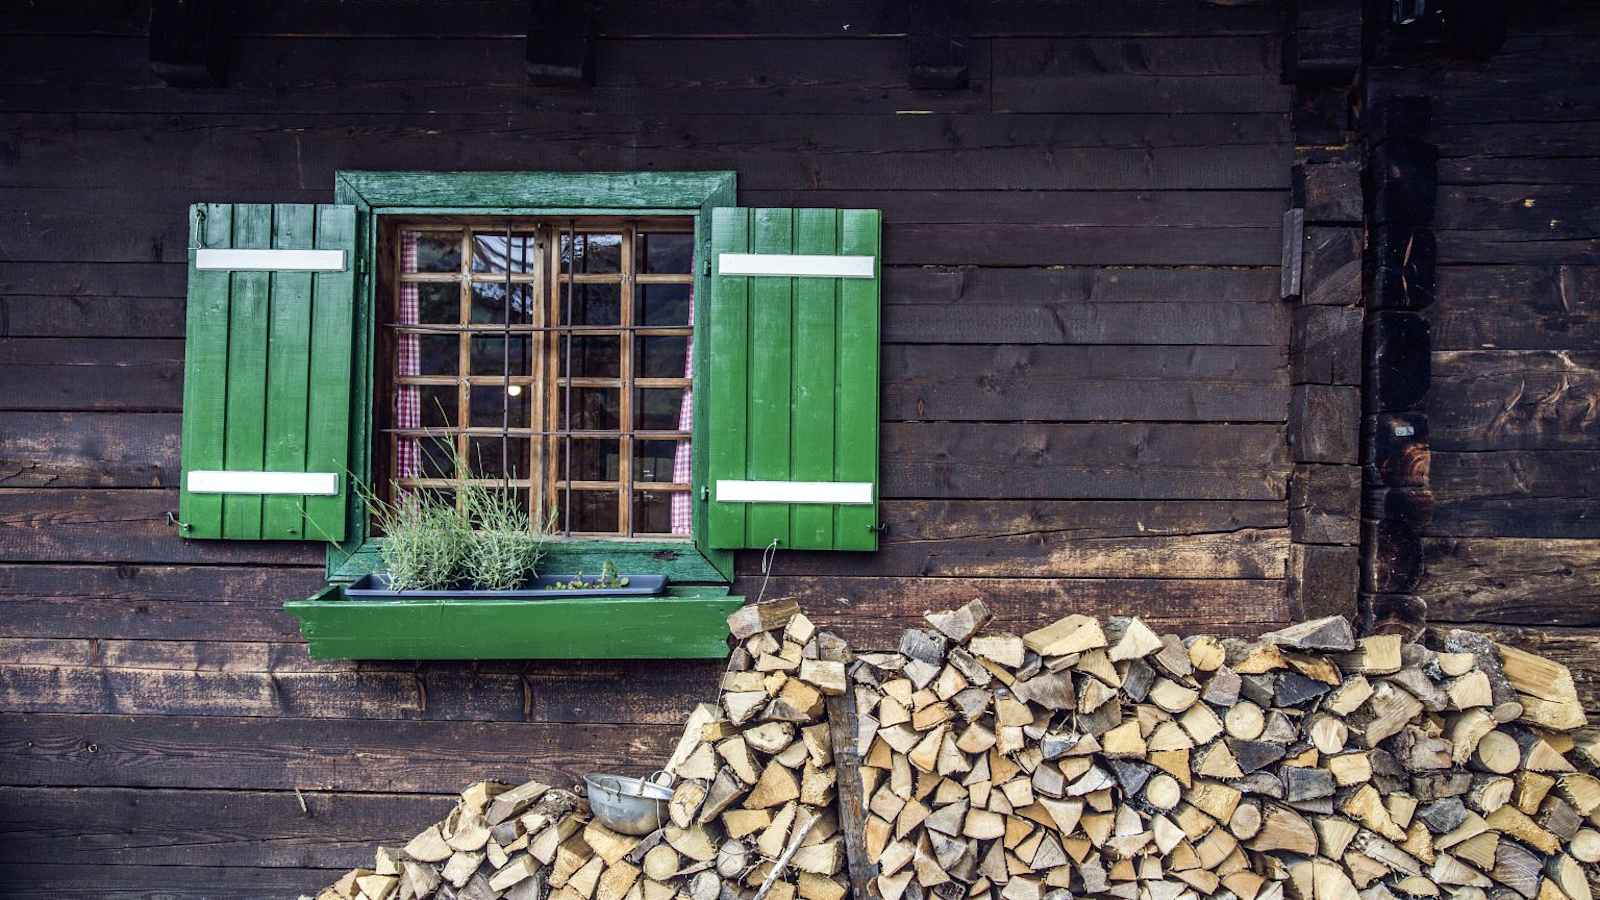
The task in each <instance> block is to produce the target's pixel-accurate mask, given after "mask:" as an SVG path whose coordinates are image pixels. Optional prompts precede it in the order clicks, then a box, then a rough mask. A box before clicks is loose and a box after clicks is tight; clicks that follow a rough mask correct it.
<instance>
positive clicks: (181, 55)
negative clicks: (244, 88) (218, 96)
mask: <svg viewBox="0 0 1600 900" xmlns="http://www.w3.org/2000/svg"><path fill="white" fill-rule="evenodd" d="M226 13H227V10H226V9H225V8H224V4H223V3H221V2H220V0H154V2H152V3H151V4H150V67H151V68H152V69H153V70H155V73H156V76H157V77H158V78H160V79H161V80H162V81H165V82H166V83H167V84H170V85H172V86H174V87H221V86H222V85H223V84H226V83H227V80H228V53H229V49H230V47H229V45H230V40H229V37H230V36H229V34H228V29H227V22H228V16H227V15H226Z"/></svg>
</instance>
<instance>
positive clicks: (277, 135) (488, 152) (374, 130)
mask: <svg viewBox="0 0 1600 900" xmlns="http://www.w3.org/2000/svg"><path fill="white" fill-rule="evenodd" d="M902 77H903V75H902ZM644 108H645V109H647V110H649V109H650V108H649V106H648V104H646V105H645V107H644ZM419 120H420V121H419ZM0 135H3V136H5V139H7V140H8V141H12V142H14V143H16V144H17V145H19V146H20V147H23V148H27V149H25V150H23V151H21V154H22V155H20V156H19V158H18V161H17V166H16V171H15V174H14V176H13V177H10V178H6V179H4V180H3V181H0V185H3V186H5V187H12V188H23V189H27V193H26V194H25V195H24V196H21V197H19V198H18V199H19V200H20V201H22V202H25V203H27V204H28V205H27V207H26V208H29V209H33V208H37V207H39V206H41V204H40V203H38V202H36V201H34V200H33V199H31V198H33V197H34V196H36V195H37V193H38V192H40V191H43V190H53V191H57V192H59V191H63V190H71V191H83V190H85V189H88V188H107V189H111V190H114V191H116V192H119V193H126V192H129V191H131V190H135V189H132V188H130V187H129V185H142V186H143V187H142V188H140V189H137V190H139V191H155V190H163V189H162V182H159V181H158V182H155V183H154V184H152V182H151V173H152V172H173V173H175V174H176V173H179V172H181V173H182V178H181V180H179V179H177V178H176V177H174V180H173V181H172V183H171V185H170V187H166V188H165V189H164V191H163V192H166V191H177V190H179V189H182V190H183V191H188V192H189V193H188V194H186V195H184V196H183V198H181V199H183V200H192V199H193V196H194V194H195V192H198V191H204V190H210V191H214V192H217V194H220V195H225V196H228V197H233V196H235V194H236V193H237V194H245V193H246V192H261V191H283V192H284V193H285V194H286V195H287V194H290V193H297V192H304V191H307V190H309V189H314V188H316V187H317V186H319V185H322V186H326V185H329V184H331V183H332V178H333V173H334V171H335V170H338V169H355V168H369V169H387V170H406V169H438V168H440V166H441V162H440V161H441V160H447V161H448V165H449V166H451V167H453V168H459V169H504V168H505V167H506V165H507V163H506V160H507V154H519V155H517V156H516V157H515V158H517V159H519V160H521V162H520V163H519V165H520V166H521V167H524V168H527V169H540V170H557V171H566V170H576V171H592V170H598V169H612V170H639V169H655V168H660V169H714V168H724V169H734V170H737V171H738V173H739V186H740V188H741V189H742V190H780V191H789V190H865V191H884V190H905V189H921V190H944V191H950V190H1050V189H1054V190H1085V191H1115V190H1124V191H1126V190H1133V191H1139V190H1158V189H1159V190H1173V189H1206V190H1217V189H1232V190H1249V191H1257V190H1286V189H1287V188H1288V186H1289V173H1288V155H1287V154H1288V152H1289V151H1288V147H1289V136H1288V133H1287V130H1286V126H1285V122H1284V117H1282V116H1276V115H1273V116H1265V115H1262V116H1257V115H1244V114H1241V115H1238V116H1231V117H1230V116H1216V115H1201V116H1158V115H1139V114H1129V115H1123V116H1114V115H1107V116H1102V115H1093V116H1007V115H990V114H987V113H984V114H979V115H942V114H941V115H893V116H890V115H885V116H859V115H844V114H840V113H838V112H836V111H828V112H826V113H820V114H818V115H817V116H802V115H741V116H736V117H732V116H727V115H711V116H703V117H701V116H694V117H677V116H670V115H668V114H666V113H662V112H656V111H654V110H650V111H649V112H647V113H644V114H631V115H630V114H618V113H605V114H596V115H584V116H571V115H566V114H559V113H538V112H527V111H522V112H519V113H518V114H517V115H516V117H515V118H513V119H511V120H509V121H508V120H507V118H506V116H504V115H494V116H489V115H467V114H462V113H446V114H428V113H417V114H416V115H415V116H406V117H401V118H398V119H397V118H396V117H388V116H374V115H367V114H362V113H360V112H356V111H352V112H351V113H349V114H340V115H339V116H338V118H337V119H336V120H333V121H330V120H329V117H328V116H326V115H316V114H287V113H285V114H280V115H265V114H263V115H253V116H244V115H228V116H216V117H213V116H197V115H183V116H179V117H177V118H176V120H174V117H170V116H140V115H119V114H105V115H91V114H87V113H84V114H79V115H75V116H71V117H67V116H62V115H59V114H51V113H46V114H28V115H23V114H13V115H12V116H10V117H8V120H7V121H6V122H5V123H4V124H3V125H0ZM530 147H537V148H538V153H537V154H536V155H528V154H529V148H530ZM63 159H72V160H76V161H81V162H79V163H78V164H75V165H72V166H63V165H62V164H61V160H63ZM240 159H246V160H250V161H251V165H250V166H249V167H248V168H247V169H244V170H241V169H240V168H239V167H238V166H237V165H232V164H230V161H235V160H240ZM1219 202H1222V201H1219ZM43 205H44V206H47V207H52V208H59V209H61V210H63V211H65V212H63V213H61V214H60V215H65V213H66V212H70V211H71V210H74V209H85V208H87V209H90V210H91V211H92V210H94V209H96V208H100V209H103V210H105V211H106V214H107V215H109V216H110V217H111V221H112V222H116V221H124V220H129V219H130V217H132V220H133V221H138V220H140V219H141V218H143V217H145V216H147V215H148V214H147V213H139V212H130V209H139V208H141V207H144V206H149V207H151V208H154V207H155V206H159V205H162V204H160V203H156V202H151V203H148V204H138V203H134V204H120V205H119V204H115V203H114V202H112V201H103V200H98V199H97V198H96V197H94V196H76V197H74V196H65V197H63V198H62V199H61V201H60V202H59V203H55V204H43ZM171 205H174V206H175V207H176V208H177V209H178V210H179V211H181V210H182V208H183V207H184V206H185V205H186V204H185V203H181V202H180V203H178V204H171ZM1129 208H1130V209H1132V208H1135V207H1133V206H1132V205H1130V206H1129ZM41 216H42V217H43V218H42V220H41V222H42V224H41V226H40V227H41V228H43V227H44V226H48V225H51V224H52V223H53V221H52V220H56V214H51V213H50V212H49V211H48V210H42V211H41ZM1264 224H1270V223H1264ZM94 228H95V231H93V232H91V234H93V233H95V232H98V231H103V230H105V229H104V227H103V226H95V227H94ZM170 228H171V226H170V225H168V226H167V229H170ZM25 233H29V234H36V233H37V232H36V231H35V230H34V229H32V228H28V229H27V231H26V232H25ZM132 233H133V234H136V235H139V236H140V237H143V236H145V235H147V234H152V235H153V234H155V232H154V231H153V230H152V229H149V228H148V227H144V228H139V229H133V230H132ZM161 234H162V236H163V237H162V243H161V244H159V245H157V244H156V243H153V242H152V243H150V244H148V245H147V244H145V243H144V242H143V241H138V240H126V239H125V241H124V244H125V246H126V249H125V250H124V251H122V252H124V253H125V254H127V255H128V257H129V258H134V259H148V258H149V254H150V253H152V252H155V251H162V252H171V250H168V249H167V248H168V247H169V245H170V247H171V248H172V250H176V249H178V248H181V247H182V246H184V242H183V241H182V240H174V239H173V233H172V232H170V230H167V231H162V232H161ZM56 239H57V241H59V242H61V243H63V244H64V245H66V246H67V247H68V248H71V247H73V246H75V245H76V243H77V241H76V239H75V238H74V237H73V236H72V234H71V232H61V231H58V232H56ZM42 242H43V238H42V237H38V238H34V239H32V240H31V241H30V242H29V243H35V244H36V243H42ZM46 258H49V257H46Z"/></svg>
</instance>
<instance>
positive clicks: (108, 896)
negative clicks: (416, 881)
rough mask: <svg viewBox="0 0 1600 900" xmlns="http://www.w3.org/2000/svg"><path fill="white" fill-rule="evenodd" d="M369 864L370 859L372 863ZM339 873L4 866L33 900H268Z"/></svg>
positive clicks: (13, 889) (15, 888) (0, 870)
mask: <svg viewBox="0 0 1600 900" xmlns="http://www.w3.org/2000/svg"><path fill="white" fill-rule="evenodd" d="M369 862H370V860H369ZM341 874H342V872H341V871H340V870H339V869H285V868H272V867H264V866H251V865H236V866H227V867H223V866H209V867H208V866H143V865H103V864H94V863H91V864H76V865H73V864H63V863H34V862H19V863H5V864H3V865H0V882H4V883H5V885H6V890H7V892H8V893H9V894H10V895H11V896H12V897H19V898H29V900H49V898H57V900H138V898H141V897H151V896H161V897H167V898H171V900H267V898H274V897H297V896H299V895H301V894H314V893H315V892H316V891H317V890H319V889H321V888H323V887H326V886H327V884H328V883H329V882H330V881H332V880H333V879H335V878H338V877H339V876H340V875H341Z"/></svg>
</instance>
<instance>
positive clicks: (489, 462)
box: [467, 437, 533, 481]
mask: <svg viewBox="0 0 1600 900" xmlns="http://www.w3.org/2000/svg"><path fill="white" fill-rule="evenodd" d="M532 443H533V442H532V441H530V440H529V439H527V438H504V439H502V438H498V437H469V438H467V468H468V469H469V470H471V472H472V475H473V477H474V478H509V479H511V480H513V481H517V480H526V479H527V478H528V473H529V472H530V471H532V470H531V469H530V468H529V458H530V457H529V448H530V447H531V446H532Z"/></svg>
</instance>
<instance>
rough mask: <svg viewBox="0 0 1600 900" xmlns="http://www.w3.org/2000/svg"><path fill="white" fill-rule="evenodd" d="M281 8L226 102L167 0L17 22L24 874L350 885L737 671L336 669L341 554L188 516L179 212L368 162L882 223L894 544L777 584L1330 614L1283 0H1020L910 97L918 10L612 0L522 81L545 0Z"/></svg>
mask: <svg viewBox="0 0 1600 900" xmlns="http://www.w3.org/2000/svg"><path fill="white" fill-rule="evenodd" d="M65 6H70V8H64V7H65ZM246 6H247V7H248V8H246V9H243V10H241V11H240V12H239V13H238V17H237V22H236V24H237V28H238V30H239V32H240V35H239V36H238V37H237V38H236V39H235V41H234V44H233V51H234V61H233V72H232V77H231V82H230V84H229V86H228V87H226V88H223V89H213V90H181V89H174V88H169V87H166V86H164V85H162V84H161V83H160V82H159V81H157V80H156V79H155V78H154V77H153V76H152V75H151V74H150V69H149V65H148V62H147V59H146V41H145V39H144V37H143V36H142V35H141V29H142V27H143V26H142V23H143V22H144V21H146V20H147V14H146V11H145V10H144V8H143V7H142V5H141V4H140V3H138V2H119V0H105V2H100V3H83V4H73V5H58V4H24V5H22V7H21V8H13V9H12V10H9V11H8V12H7V13H6V14H5V17H4V19H0V30H3V31H5V32H6V33H5V34H4V35H3V36H0V60H3V62H0V221H3V222H4V223H5V227H4V228H3V229H0V301H3V305H0V328H3V329H4V332H3V334H4V337H3V338H0V373H3V374H0V383H3V388H4V389H3V390H0V604H3V605H0V649H3V652H0V832H3V833H4V834H5V836H6V839H5V840H4V841H0V884H3V885H5V888H4V891H3V892H4V893H5V894H7V895H8V896H41V897H43V896H50V897H65V896H96V895H103V894H110V893H116V895H117V896H141V895H143V894H146V893H150V892H155V891H160V892H162V893H163V895H164V896H181V897H236V896H237V897H243V896H286V895H292V894H294V893H296V892H299V891H310V890H312V889H314V888H315V887H316V886H318V885H319V884H321V883H325V882H326V881H328V880H329V879H330V878H331V877H332V876H333V874H334V873H335V870H337V869H341V868H345V867H348V866H351V865H353V864H357V863H360V862H362V861H364V860H367V859H369V858H370V853H371V849H372V846H373V845H374V844H375V843H377V842H380V841H394V840H398V839H402V838H404V837H406V836H408V835H409V834H411V833H413V832H414V831H415V830H417V828H418V827H419V826H420V825H422V824H423V823H425V822H428V821H431V820H433V819H435V818H437V817H438V816H440V815H441V814H442V813H443V812H444V811H445V810H446V809H447V808H448V806H449V800H448V798H447V795H448V794H449V793H450V792H452V791H454V790H457V789H459V788H460V787H461V786H463V785H464V784H466V783H467V782H469V781H471V780H474V779H479V778H484V777H501V778H508V779H516V778H522V777H526V776H528V775H530V774H532V775H537V776H539V777H542V778H545V779H547V780H555V781H557V782H560V783H570V782H572V781H573V780H575V779H576V778H578V777H579V776H580V775H581V774H583V773H584V772H586V771H589V770H592V769H596V768H602V767H604V768H620V769H623V770H627V771H645V770H648V769H649V768H651V767H652V766H653V765H655V764H658V762H659V760H660V759H662V758H663V757H664V755H665V754H666V753H667V752H668V749H669V743H670V741H672V740H673V739H674V738H675V734H676V730H677V725H676V723H678V722H679V721H681V719H682V717H683V716H684V715H685V714H686V712H687V711H688V710H689V709H690V707H691V706H692V704H693V703H695V702H697V701H701V700H705V699H708V698H710V697H711V696H712V695H713V691H714V686H715V680H716V675H717V672H718V667H717V666H716V665H715V664H712V663H644V664H613V663H570V664H568V663H529V664H521V663H514V662H496V663H482V664H469V663H462V664H423V665H415V664H409V663H366V664H355V663H347V662H318V661H313V660H310V659H308V658H307V655H306V652H305V648H304V645H303V643H302V642H301V641H300V638H299V635H298V634H297V632H296V631H295V628H294V624H293V622H292V621H291V620H290V619H289V618H288V617H287V616H286V615H284V614H283V612H282V611H281V609H280V606H279V604H280V603H281V602H282V601H283V600H284V599H285V598H289V597H297V596H304V595H306V594H309V593H310V592H312V591H313V590H314V589H315V588H316V587H317V586H318V585H319V584H320V582H321V577H322V570H321V563H322V557H321V549H320V547H318V546H312V545H252V544H241V543H201V542H184V541H181V540H179V539H177V538H176V537H174V536H173V532H172V530H171V529H170V528H169V527H168V526H167V525H166V524H165V523H164V516H165V514H166V512H167V511H168V510H173V509H175V508H176V505H177V498H176V491H175V489H174V486H175V484H176V480H177V476H178V422H179V413H180V397H181V389H182V355H183V340H182V338H183V293H184V267H183V260H184V256H185V249H184V248H185V243H186V235H185V232H184V229H185V208H186V206H187V205H188V204H189V203H190V202H193V201H196V200H216V201H301V202H309V201H326V200H327V199H328V198H329V197H330V195H331V190H332V178H333V172H334V170H335V169H339V168H394V169H403V168H416V169H564V170H605V169H666V168H728V169H735V170H737V171H738V173H739V182H740V199H741V201H742V202H743V203H745V204H750V205H760V204H768V205H822V206H831V205H842V206H866V207H880V208H882V209H883V210H884V211H885V219H886V222H887V224H886V228H885V255H886V263H887V267H886V272H887V275H886V289H885V304H886V306H885V311H884V333H885V346H884V348H883V359H884V366H883V369H884V384H883V417H884V424H883V457H882V458H883V463H882V465H883V490H884V495H885V502H884V507H883V508H884V516H885V522H886V523H887V525H888V528H889V530H888V533H887V535H886V537H885V541H884V545H885V546H884V549H883V550H882V551H881V552H880V553H878V554H876V555H872V556H860V555H843V554H837V555H828V554H780V555H779V557H778V560H777V566H776V571H775V572H774V574H773V576H772V579H771V583H770V584H769V585H768V586H767V593H768V595H780V594H793V595H797V596H800V597H801V598H802V599H803V600H804V601H805V602H806V604H807V605H808V607H809V608H810V609H811V610H812V611H813V612H814V613H815V616H816V618H818V619H819V620H820V621H822V622H823V623H825V624H826V625H828V626H830V627H834V628H837V629H839V630H840V631H842V632H843V633H844V634H845V635H846V636H847V637H849V638H850V639H851V640H853V641H855V642H856V643H857V644H858V645H873V644H875V643H882V642H883V641H885V640H888V639H890V638H891V636H892V635H893V634H894V633H895V632H896V631H897V630H898V629H899V628H901V627H902V626H903V625H904V624H905V623H907V622H909V621H912V620H914V619H916V618H917V617H918V616H919V615H920V613H921V612H922V611H923V610H925V609H931V608H936V607H939V606H941V605H947V604H954V603H959V602H963V601H965V600H967V599H969V598H970V597H972V596H974V595H983V596H986V597H988V598H989V599H990V600H991V602H992V603H993V604H994V605H995V606H996V607H998V608H999V610H1000V612H1001V615H1002V617H1003V618H1004V619H1005V620H1007V621H1012V622H1018V623H1021V622H1025V621H1031V622H1036V621H1041V620H1045V619H1047V618H1049V617H1053V616H1057V615H1061V614H1063V613H1066V612H1069V611H1080V612H1090V613H1099V614H1108V613H1112V612H1124V613H1126V612H1134V613H1140V614H1143V615H1145V616H1148V617H1150V618H1151V619H1152V620H1154V621H1156V622H1157V623H1159V625H1161V626H1162V627H1169V628H1185V629H1191V628H1192V629H1199V628H1205V629H1219V630H1224V631H1230V632H1255V631H1259V630H1262V629H1265V628H1268V627H1273V626H1275V625H1277V624H1280V623H1282V622H1285V621H1287V620H1289V619H1291V618H1293V617H1294V615H1295V613H1296V611H1295V610H1293V609H1291V608H1290V606H1289V603H1288V601H1287V599H1286V593H1285V590H1284V580H1283V579H1284V569H1285V563H1286V558H1287V555H1288V546H1289V541H1288V532H1287V527H1286V509H1285V484H1286V480H1287V477H1288V472H1289V463H1288V458H1287V453H1286V448H1285V446H1284V439H1283V432H1284V419H1285V414H1286V409H1287V403H1288V392H1289V387H1288V371H1287V369H1288V367H1287V361H1286V359H1285V348H1286V346H1287V343H1288V318H1287V310H1286V309H1285V308H1284V307H1283V305H1281V304H1280V302H1279V301H1278V299H1277V296H1278V295H1277V288H1278V282H1279V276H1278V271H1277V262H1278V254H1279V221H1280V215H1281V213H1282V211H1283V210H1284V208H1285V207H1286V205H1287V188H1288V182H1289V174H1290V162H1291V159H1290V157H1291V148H1290V134H1289V127H1288V122H1287V116H1286V112H1287V107H1288V103H1289V93H1288V89H1287V88H1285V87H1283V86H1281V85H1280V84H1279V80H1278V53H1279V49H1278V48H1279V39H1278V36H1277V29H1278V21H1279V18H1278V11H1277V10H1276V9H1274V8H1272V7H1271V6H1238V5H1233V4H1222V5H1215V6H1213V5H1210V4H1208V3H1204V2H1200V0H1181V2H1180V0H1152V2H1148V3H1135V4H1128V3H1124V2H1116V3H1109V2H1108V3H1084V4H1073V5H1072V7H1071V12H1070V14H1069V13H1067V12H1065V11H1064V9H1063V7H1061V6H1060V5H1051V4H1048V3H1008V4H996V5H995V10H994V11H989V12H985V13H984V14H983V16H981V17H980V22H979V25H980V34H979V36H978V37H977V38H976V40H975V41H974V43H973V50H972V52H973V65H972V71H973V78H972V83H971V86H970V87H969V88H968V89H966V90H960V91H954V92H949V93H932V92H920V91H915V90H912V89H910V88H909V87H908V86H907V84H906V57H905V46H904V44H905V42H904V40H903V38H902V37H900V36H898V31H899V30H900V29H902V28H903V23H901V22H897V21H896V16H897V15H900V14H899V13H896V12H895V4H893V3H890V4H884V3H879V2H862V0H852V2H845V0H838V2H807V3H803V4H791V3H764V4H757V5H755V7H754V8H753V9H752V8H749V6H750V5H749V4H744V3H728V2H716V3H706V4H684V3H678V2H672V3H665V2H659V3H651V4H642V3H641V4H628V3H615V4H610V3H608V4H606V9H607V10H608V16H609V18H604V19H603V20H602V28H603V31H604V35H603V36H602V37H601V39H600V40H599V41H598V42H597V53H598V58H597V66H596V72H597V84H596V85H595V86H594V87H593V88H592V89H587V90H550V89H545V90H540V89H535V88H532V87H530V86H529V85H528V84H527V83H526V80H525V77H524V75H523V69H522V56H521V54H522V50H523V43H522V39H521V37H520V34H519V33H520V31H521V30H522V21H523V20H522V19H520V18H519V12H518V10H519V9H522V8H523V7H522V5H521V4H518V3H515V2H461V3H452V4H448V5H441V4H425V3H420V2H405V3H382V4H379V3H376V2H332V0H297V2H291V3H266V2H264V0H262V2H254V3H250V4H247V5H246ZM441 8H443V9H449V10H451V14H450V15H449V16H445V15H442V14H441V13H440V12H439V10H440V9H441ZM85 10H89V11H88V12H85ZM886 10H887V11H886ZM902 18H903V16H902ZM741 23H743V24H741ZM661 32H668V33H661ZM741 33H743V36H740V35H741ZM757 568H758V560H757V559H756V558H755V557H754V556H753V555H752V556H750V557H747V558H741V559H740V561H739V570H740V572H741V578H740V582H739V584H738V585H737V587H738V588H739V589H740V590H741V591H743V592H744V593H746V594H748V595H754V594H755V593H757V591H758V590H759V589H760V578H759V576H758V574H757V571H756V570H757Z"/></svg>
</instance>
